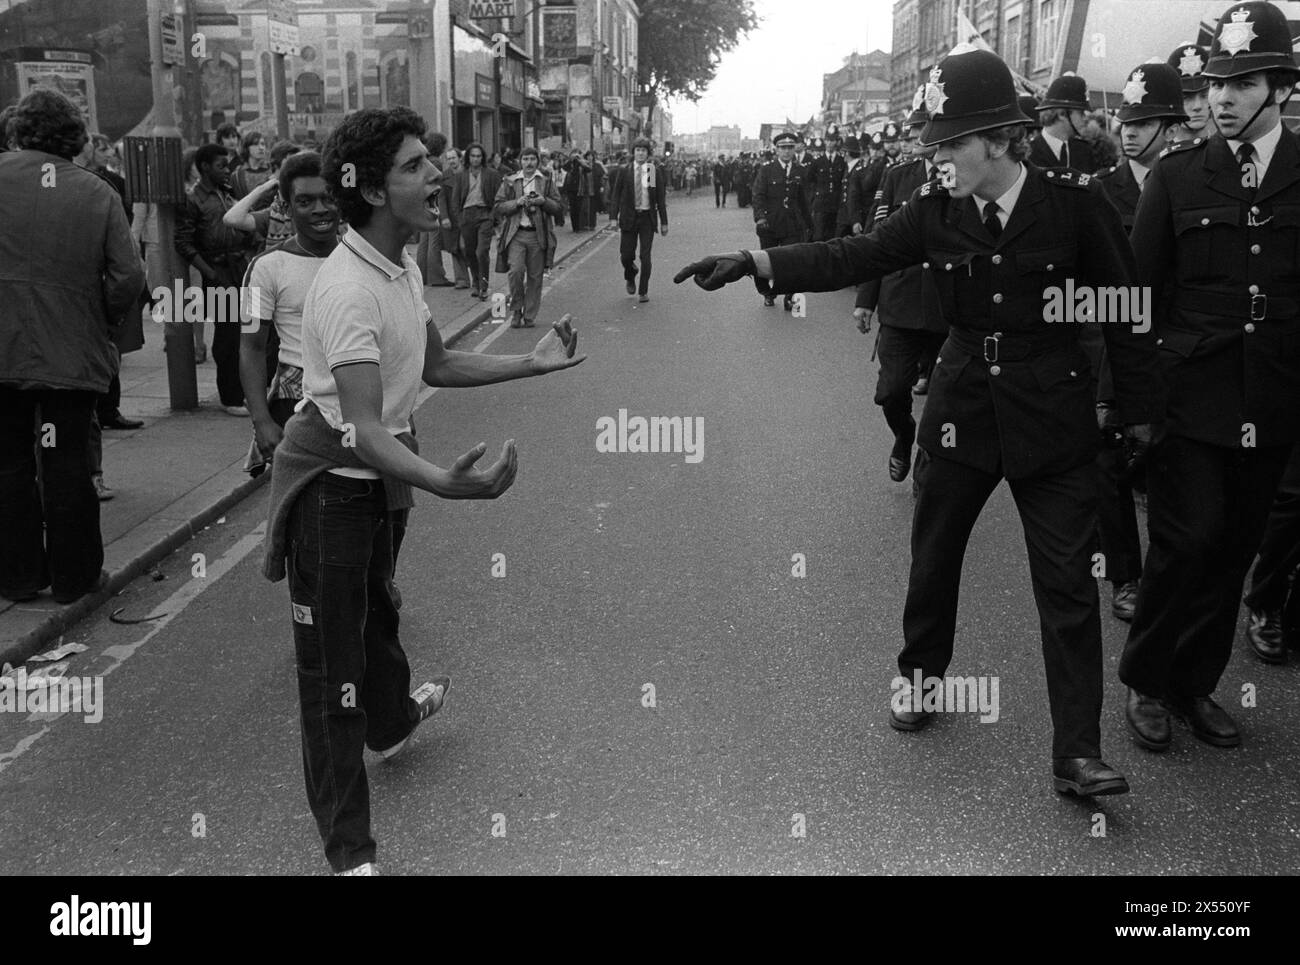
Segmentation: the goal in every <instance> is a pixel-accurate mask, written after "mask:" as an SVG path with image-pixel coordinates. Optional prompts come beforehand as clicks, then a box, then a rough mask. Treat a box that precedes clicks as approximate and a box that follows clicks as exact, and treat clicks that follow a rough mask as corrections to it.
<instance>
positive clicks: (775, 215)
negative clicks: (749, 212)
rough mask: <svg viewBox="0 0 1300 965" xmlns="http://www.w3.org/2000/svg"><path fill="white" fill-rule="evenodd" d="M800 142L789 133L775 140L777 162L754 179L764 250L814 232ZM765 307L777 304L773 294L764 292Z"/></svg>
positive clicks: (788, 306)
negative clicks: (798, 147) (797, 156)
mask: <svg viewBox="0 0 1300 965" xmlns="http://www.w3.org/2000/svg"><path fill="white" fill-rule="evenodd" d="M797 140H798V139H797V138H796V137H795V136H794V134H792V133H791V132H789V131H785V132H783V133H781V134H778V135H777V136H776V137H774V138H773V139H772V143H773V144H775V145H776V158H775V159H774V160H771V161H768V162H767V163H765V164H764V165H763V166H762V167H760V168H759V169H758V174H756V175H755V176H754V230H755V231H756V232H757V233H758V243H759V245H760V246H761V247H762V248H775V247H776V246H777V245H793V244H798V243H799V242H801V241H807V240H808V235H809V232H810V231H811V230H812V212H811V211H810V210H809V209H808V173H807V168H805V167H804V166H803V165H801V164H798V163H796V162H795V160H794V151H795V144H796V142H797ZM792 298H793V295H786V296H785V305H784V307H785V310H786V311H787V312H788V311H790V309H791V307H792ZM763 304H764V305H767V306H768V307H771V306H772V305H775V304H776V299H775V298H774V297H773V296H772V293H771V292H770V291H764V292H763Z"/></svg>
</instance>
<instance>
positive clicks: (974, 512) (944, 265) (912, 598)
mask: <svg viewBox="0 0 1300 965" xmlns="http://www.w3.org/2000/svg"><path fill="white" fill-rule="evenodd" d="M925 103H926V108H927V109H928V110H929V112H930V120H929V121H928V122H927V124H926V126H925V130H924V131H923V132H922V136H921V142H922V143H923V144H933V145H937V150H936V152H935V156H934V161H935V164H936V166H937V167H938V169H939V171H940V178H941V183H938V184H925V185H922V186H921V187H920V188H919V189H918V190H917V191H916V192H915V193H914V194H913V196H912V200H911V201H910V202H909V203H908V204H906V205H904V206H903V207H902V208H900V209H899V210H898V211H896V212H895V213H894V214H893V215H891V216H890V217H889V218H888V219H887V220H885V221H884V222H882V223H880V224H879V225H877V226H876V228H875V230H874V231H872V232H871V233H870V234H864V235H859V236H856V237H853V238H843V239H835V240H832V241H828V242H823V243H820V244H810V245H795V246H793V247H788V248H776V249H773V250H770V251H757V252H743V251H742V252H736V253H734V254H724V255H710V256H708V257H707V258H705V259H703V260H701V261H699V262H696V263H695V264H692V265H690V266H688V267H687V268H684V269H682V271H680V272H678V274H677V276H676V278H675V280H676V281H683V280H685V279H686V278H690V277H692V276H694V278H695V281H696V283H697V284H699V285H700V286H701V287H703V288H705V289H706V290H710V291H711V290H714V289H716V288H720V287H721V286H722V285H724V284H726V283H728V282H731V281H739V280H740V279H742V278H745V277H746V276H749V275H752V276H754V277H756V278H759V279H767V280H768V281H767V284H768V285H769V286H770V287H771V288H772V289H773V290H775V291H793V290H804V291H831V290H835V289H838V288H841V287H843V286H845V285H847V284H852V283H853V282H857V281H866V280H869V279H871V278H879V277H882V276H884V275H888V274H890V273H892V272H895V271H899V270H901V269H904V268H908V267H911V266H912V265H916V264H920V265H921V266H922V268H923V269H925V270H927V271H929V272H930V273H931V275H932V276H933V278H934V280H935V287H936V289H937V290H938V292H939V302H940V304H941V306H942V309H943V314H944V317H945V318H946V319H947V320H948V322H949V323H950V325H951V330H950V332H949V335H948V339H947V341H946V342H945V343H944V346H943V352H942V355H941V357H940V360H939V361H938V363H936V365H935V369H934V377H933V379H932V381H931V386H930V395H929V399H928V401H927V402H926V406H925V413H924V415H923V416H922V419H921V427H920V432H919V436H920V444H921V449H922V456H921V457H920V459H919V461H918V465H917V471H916V476H917V481H918V484H919V491H918V496H917V502H916V511H915V513H914V515H913V522H912V566H911V573H910V576H909V580H908V589H907V603H906V606H905V609H904V613H903V635H904V639H905V644H904V647H903V650H902V653H900V655H899V658H898V668H899V674H900V676H899V677H896V678H895V679H894V686H893V689H894V694H893V698H892V700H891V702H890V703H891V707H890V724H891V726H893V727H894V728H896V729H898V730H908V731H911V730H918V729H920V728H921V727H923V726H925V725H926V724H927V723H929V722H930V720H931V719H932V718H933V717H934V715H935V713H936V712H937V711H939V710H953V709H955V708H953V707H945V706H944V704H943V701H942V699H939V700H936V699H935V697H936V694H935V692H934V686H935V684H934V681H936V680H937V681H939V683H940V685H942V683H943V680H942V678H943V675H944V673H945V671H946V670H947V667H948V664H949V663H950V661H951V660H952V656H953V637H954V634H955V631H956V623H957V603H958V591H959V589H960V586H961V569H962V562H963V559H964V557H965V555H966V545H967V542H968V540H969V538H970V534H971V530H972V529H973V528H974V525H975V523H976V521H977V520H978V519H979V516H980V513H981V511H982V510H983V507H984V504H985V502H986V501H987V500H988V498H989V496H990V495H992V493H993V490H994V489H995V488H996V487H997V485H998V483H999V482H1001V480H1002V479H1004V478H1005V479H1007V480H1008V483H1009V485H1010V488H1011V493H1012V496H1013V497H1014V498H1015V501H1016V508H1017V510H1018V511H1019V514H1020V519H1021V523H1022V524H1023V526H1024V533H1025V542H1026V544H1027V548H1028V551H1029V571H1030V576H1031V578H1032V580H1033V585H1034V599H1035V601H1036V603H1037V605H1038V613H1039V621H1040V626H1041V628H1042V651H1043V659H1044V663H1045V664H1046V671H1047V674H1046V676H1047V691H1048V698H1049V701H1050V704H1051V714H1052V724H1053V739H1052V780H1053V786H1054V788H1055V789H1056V790H1057V791H1058V792H1059V793H1066V794H1074V795H1078V796H1081V797H1086V796H1094V795H1101V794H1122V793H1125V792H1126V791H1127V790H1128V782H1127V781H1126V780H1125V779H1124V777H1123V775H1122V774H1120V773H1119V772H1118V771H1116V770H1114V769H1112V768H1110V767H1108V766H1107V765H1106V764H1105V762H1103V761H1102V759H1101V723H1100V717H1101V704H1102V650H1101V618H1100V615H1099V607H1098V599H1097V584H1096V581H1095V580H1094V579H1093V577H1092V573H1091V556H1092V549H1093V534H1092V531H1093V527H1094V525H1095V520H1096V512H1097V483H1096V463H1095V459H1096V453H1097V448H1098V446H1099V442H1100V440H1099V438H1098V433H1097V423H1096V416H1095V415H1094V410H1093V398H1094V397H1093V392H1092V389H1091V380H1090V379H1089V377H1088V368H1087V366H1088V361H1087V358H1086V357H1085V356H1084V355H1083V352H1082V350H1081V349H1080V347H1079V331H1078V329H1079V326H1078V325H1077V324H1074V323H1073V322H1072V321H1069V322H1067V321H1064V320H1063V321H1061V322H1057V323H1054V322H1051V321H1049V318H1048V315H1047V312H1046V311H1045V303H1044V294H1045V292H1046V291H1048V289H1049V288H1050V287H1057V286H1060V285H1062V284H1064V283H1065V282H1066V280H1067V279H1070V280H1077V282H1078V283H1079V284H1081V285H1085V286H1089V287H1101V286H1115V285H1118V286H1130V285H1131V283H1132V281H1133V277H1134V274H1135V266H1134V263H1133V252H1132V250H1131V249H1130V248H1129V246H1128V242H1127V240H1126V239H1125V237H1124V228H1123V226H1122V225H1121V224H1120V220H1119V215H1118V214H1117V213H1116V211H1115V208H1114V206H1113V205H1111V203H1110V202H1109V201H1107V200H1106V198H1105V197H1104V195H1102V193H1101V190H1100V188H1099V187H1098V186H1097V185H1096V184H1095V183H1093V181H1092V178H1091V177H1089V176H1087V175H1080V174H1077V173H1076V172H1073V171H1043V170H1041V169H1039V168H1035V167H1033V166H1032V165H1026V164H1025V163H1024V159H1025V157H1026V155H1027V154H1028V152H1029V145H1028V142H1027V141H1026V140H1025V125H1026V124H1027V123H1028V118H1026V117H1025V116H1024V115H1023V114H1021V113H1020V107H1019V105H1018V103H1017V99H1016V90H1015V86H1014V83H1013V82H1012V78H1011V71H1010V70H1009V69H1008V68H1007V65H1006V64H1005V63H1003V62H1002V60H1001V59H1000V58H999V57H998V56H997V55H996V54H994V53H992V52H991V51H985V50H977V49H975V48H973V47H971V46H970V45H963V46H961V47H958V48H957V49H956V50H954V51H953V52H952V53H950V54H948V55H947V56H946V57H944V58H942V59H941V60H940V61H939V63H938V64H937V65H936V66H935V67H934V68H933V69H932V70H931V72H930V82H929V84H927V85H926V97H925ZM1102 328H1103V330H1104V331H1103V335H1104V337H1105V339H1106V345H1107V349H1108V350H1109V352H1110V354H1111V369H1112V372H1113V374H1114V378H1115V384H1116V395H1117V398H1118V400H1119V408H1120V413H1121V417H1122V419H1123V421H1124V423H1125V424H1126V433H1127V435H1128V439H1129V441H1130V443H1131V444H1132V445H1133V447H1134V451H1135V455H1136V454H1137V453H1138V452H1141V451H1143V450H1144V449H1145V447H1146V445H1148V444H1149V441H1150V438H1151V425H1150V424H1151V422H1153V421H1154V420H1156V419H1158V417H1159V415H1160V412H1161V402H1162V398H1161V385H1160V381H1159V377H1158V376H1153V371H1154V370H1155V368H1156V361H1155V356H1156V345H1155V339H1154V338H1153V337H1151V333H1150V332H1149V331H1148V332H1145V333H1143V332H1142V331H1140V330H1139V329H1140V327H1139V326H1136V325H1127V324H1110V325H1105V326H1102ZM917 678H921V680H922V684H921V687H920V688H919V689H918V688H917V686H916V684H915V681H916V680H917ZM921 690H925V691H926V692H927V695H926V697H925V699H924V700H923V699H922V695H921ZM938 696H939V697H940V698H942V694H940V695H938Z"/></svg>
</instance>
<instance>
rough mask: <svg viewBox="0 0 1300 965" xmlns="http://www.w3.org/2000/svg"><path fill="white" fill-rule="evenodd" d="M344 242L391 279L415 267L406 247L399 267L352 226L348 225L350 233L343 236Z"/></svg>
mask: <svg viewBox="0 0 1300 965" xmlns="http://www.w3.org/2000/svg"><path fill="white" fill-rule="evenodd" d="M343 244H345V245H347V247H348V248H349V249H351V250H352V252H353V253H355V254H356V255H357V256H358V257H359V258H361V259H362V260H363V261H368V262H370V264H372V265H374V266H375V267H376V268H378V269H379V270H380V271H382V272H383V273H384V274H385V275H387V276H388V280H389V281H396V280H397V279H398V278H401V277H402V273H403V272H405V271H409V270H410V269H412V268H414V267H415V262H414V261H411V260H410V259H411V256H410V255H409V254H408V253H407V251H406V249H405V248H403V249H402V266H401V267H400V268H399V267H398V266H397V265H394V264H393V263H392V262H391V261H389V260H388V259H387V258H386V257H384V255H382V254H381V253H380V251H379V249H378V248H376V247H375V246H374V245H372V244H371V243H370V242H368V241H366V239H365V236H364V235H362V234H361V232H360V231H358V230H357V229H356V228H353V227H351V226H349V227H348V233H347V234H345V235H344V236H343ZM408 261H409V262H410V263H409V264H408Z"/></svg>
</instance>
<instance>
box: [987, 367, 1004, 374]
mask: <svg viewBox="0 0 1300 965" xmlns="http://www.w3.org/2000/svg"><path fill="white" fill-rule="evenodd" d="M1001 374H1002V366H1000V365H990V366H989V375H1001Z"/></svg>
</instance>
